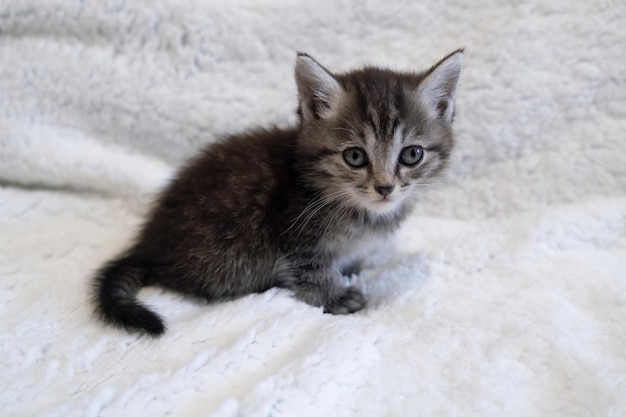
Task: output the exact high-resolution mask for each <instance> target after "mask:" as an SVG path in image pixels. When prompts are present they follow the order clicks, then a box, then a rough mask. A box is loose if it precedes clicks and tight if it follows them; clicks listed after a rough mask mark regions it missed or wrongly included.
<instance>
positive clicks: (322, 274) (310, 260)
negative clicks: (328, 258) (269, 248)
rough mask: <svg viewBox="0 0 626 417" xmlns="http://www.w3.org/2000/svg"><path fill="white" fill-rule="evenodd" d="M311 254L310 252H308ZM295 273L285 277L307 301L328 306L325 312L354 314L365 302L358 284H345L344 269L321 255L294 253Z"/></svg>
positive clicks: (325, 307) (303, 299)
mask: <svg viewBox="0 0 626 417" xmlns="http://www.w3.org/2000/svg"><path fill="white" fill-rule="evenodd" d="M307 255H309V254H307ZM290 261H291V262H290V270H291V274H290V275H291V276H290V277H289V278H287V279H286V280H284V281H283V285H282V286H284V287H286V288H289V289H291V290H292V291H293V292H294V294H295V295H296V297H298V298H299V299H300V300H302V301H304V302H305V303H307V304H311V305H314V306H322V307H324V312H325V313H331V314H350V313H354V312H355V311H359V310H361V309H362V308H363V307H364V306H365V297H363V294H362V293H361V291H359V290H358V289H357V288H355V287H344V286H342V285H341V278H342V277H341V273H340V272H339V270H338V269H336V268H333V267H331V266H329V265H332V263H331V262H325V260H324V259H320V258H319V257H311V256H310V255H309V256H303V254H294V255H292V256H290Z"/></svg>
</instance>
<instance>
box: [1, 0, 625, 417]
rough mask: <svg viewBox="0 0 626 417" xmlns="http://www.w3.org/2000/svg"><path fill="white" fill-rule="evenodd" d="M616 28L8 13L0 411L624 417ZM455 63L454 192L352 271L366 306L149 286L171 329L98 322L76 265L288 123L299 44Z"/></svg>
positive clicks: (348, 59) (313, 49)
mask: <svg viewBox="0 0 626 417" xmlns="http://www.w3.org/2000/svg"><path fill="white" fill-rule="evenodd" d="M625 27H626V3H625V2H623V1H613V2H610V1H602V0H597V1H588V0H578V1H570V0H562V1H545V0H531V1H527V2H500V1H496V0H476V1H474V2H463V1H460V0H451V1H448V2H441V1H436V0H425V1H419V2H417V1H410V0H406V1H400V0H398V1H396V0H387V1H385V2H377V1H363V2H360V1H356V0H354V1H351V0H347V1H338V2H335V1H331V0H316V1H308V0H301V1H286V0H268V1H256V0H236V1H229V2H226V1H224V2H221V1H220V2H218V1H213V2H202V1H188V2H183V1H177V0H159V1H150V2H148V1H146V2H143V1H140V0H110V1H109V0H107V1H91V0H85V1H68V0H40V1H37V0H8V1H7V0H5V1H3V2H2V3H1V4H0V184H1V185H2V187H1V188H0V309H1V310H0V315H1V316H0V319H1V322H0V414H1V415H3V416H35V415H42V416H43V415H46V416H63V417H67V416H122V415H128V416H141V415H176V416H383V415H384V416H418V415H420V416H434V415H436V416H445V415H450V416H452V415H455V416H509V417H510V416H563V415H568V416H570V415H571V416H591V415H593V416H623V415H626V379H625V377H626V324H625V323H626V137H625V134H626V31H625V29H624V28H625ZM461 46H464V47H466V48H467V49H466V57H465V62H466V68H465V71H464V74H463V77H462V82H461V86H460V90H459V93H458V109H459V110H458V114H457V122H456V123H457V131H458V135H457V136H458V142H459V148H458V153H457V160H456V163H455V167H454V168H453V170H452V172H451V179H452V181H451V184H450V185H448V186H446V187H444V188H443V189H442V190H441V191H438V192H437V194H436V195H435V198H432V199H431V200H428V201H427V202H425V203H424V204H423V205H422V206H420V207H419V209H418V211H417V212H416V213H415V215H414V216H413V217H412V218H411V219H410V221H409V222H408V223H407V224H406V225H405V227H404V228H403V229H402V231H401V232H400V233H399V237H398V242H397V245H396V248H395V249H394V250H389V251H386V252H385V253H381V254H380V256H379V257H380V259H379V260H378V261H379V262H378V265H377V266H376V267H374V268H371V269H369V270H366V271H365V272H364V273H363V274H362V276H361V277H360V278H359V279H358V285H360V286H361V287H362V288H363V289H364V291H365V293H366V294H367V296H368V298H369V300H370V301H369V306H368V308H367V309H366V310H364V311H363V312H359V313H358V314H355V315H352V316H344V317H337V316H331V315H324V314H322V311H321V310H320V309H318V308H313V307H310V306H307V305H305V304H304V303H301V302H298V301H296V300H294V299H293V297H292V296H291V295H290V294H289V293H288V292H285V291H281V290H271V291H268V292H267V293H264V294H258V295H251V296H248V297H245V298H242V299H238V300H235V301H231V302H225V303H217V304H212V305H208V306H207V305H199V304H197V303H194V302H191V301H189V300H186V299H183V298H182V297H180V296H178V295H175V294H172V293H168V292H164V291H160V290H157V289H146V290H144V291H142V293H141V295H140V297H141V298H142V300H144V301H145V302H147V303H149V304H150V305H153V306H155V308H156V309H157V310H158V311H160V312H161V313H162V314H163V315H164V316H165V317H166V319H167V321H168V324H169V326H170V329H169V332H168V333H167V334H166V335H165V336H164V337H163V338H161V339H158V340H150V339H148V338H140V337H136V336H132V335H128V334H126V333H124V332H122V331H118V330H115V329H112V328H109V327H105V326H103V325H102V324H101V323H99V322H97V321H95V320H94V318H93V317H92V315H91V309H90V306H89V303H88V298H87V294H88V290H89V285H90V283H89V282H90V276H91V274H92V272H93V271H94V269H96V268H97V267H99V266H100V264H101V263H102V262H104V261H105V260H107V259H108V258H110V257H112V256H114V255H115V254H116V253H117V252H118V251H120V250H122V249H123V248H124V246H125V245H126V244H128V242H129V239H130V238H131V237H132V235H133V233H134V230H135V229H136V226H137V225H138V223H139V222H140V221H141V215H142V213H143V212H144V210H145V207H146V201H147V200H148V198H149V197H150V195H152V194H153V193H154V191H155V190H156V189H158V187H159V186H161V185H162V184H163V182H164V181H165V180H166V179H167V178H168V177H169V176H170V175H171V172H172V170H173V169H174V168H175V167H176V166H178V165H179V164H180V163H181V162H182V161H184V160H185V158H187V157H189V156H190V155H191V154H193V153H194V151H196V150H197V149H198V148H199V147H201V146H202V145H203V144H206V143H209V142H210V141H212V140H214V139H215V137H216V136H217V135H219V134H221V133H224V132H234V131H240V130H243V129H245V128H246V127H249V126H253V125H257V124H261V125H269V124H272V123H278V124H286V123H289V122H292V121H293V120H294V119H295V117H294V113H293V111H294V107H295V102H296V100H295V86H294V82H293V80H292V72H293V62H294V58H295V52H296V51H306V52H308V53H310V54H312V55H313V56H314V57H316V58H317V59H318V60H319V61H320V62H322V63H324V64H325V65H327V66H328V67H329V68H331V69H335V70H344V69H349V68H353V67H355V66H359V65H362V64H363V63H371V64H377V65H383V66H389V67H392V68H399V69H423V68H425V67H427V66H429V65H430V64H432V63H433V62H434V61H435V60H436V59H438V58H440V57H441V56H443V55H444V54H446V53H448V52H450V51H452V50H454V49H456V48H458V47H461ZM225 192H227V190H226V191H225Z"/></svg>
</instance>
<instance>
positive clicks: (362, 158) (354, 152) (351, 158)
mask: <svg viewBox="0 0 626 417" xmlns="http://www.w3.org/2000/svg"><path fill="white" fill-rule="evenodd" d="M343 159H344V160H345V161H346V162H347V163H348V165H350V166H351V167H353V168H360V167H363V166H365V165H367V162H368V161H367V155H366V154H365V151H364V150H363V149H361V148H349V149H346V150H345V151H343Z"/></svg>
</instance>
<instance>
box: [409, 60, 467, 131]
mask: <svg viewBox="0 0 626 417" xmlns="http://www.w3.org/2000/svg"><path fill="white" fill-rule="evenodd" d="M462 69H463V50H462V49H459V50H458V51H456V52H453V53H452V54H450V55H448V56H447V57H445V58H443V59H442V60H441V61H439V62H438V63H436V64H435V65H434V66H433V67H432V68H431V69H430V70H429V71H428V73H427V75H426V78H424V79H423V80H422V81H421V82H420V85H419V87H418V97H419V100H420V102H421V104H422V105H423V106H424V107H425V109H426V111H427V112H428V113H429V114H430V115H431V116H432V117H433V118H438V119H442V120H444V121H445V122H447V123H451V122H452V116H453V114H454V95H455V94H456V87H457V85H458V84H459V77H460V76H461V70H462Z"/></svg>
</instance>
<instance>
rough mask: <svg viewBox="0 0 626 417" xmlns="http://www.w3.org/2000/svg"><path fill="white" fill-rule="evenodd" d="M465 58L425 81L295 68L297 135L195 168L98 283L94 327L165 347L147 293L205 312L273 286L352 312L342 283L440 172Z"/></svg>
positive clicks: (260, 140) (356, 302) (302, 64)
mask: <svg viewBox="0 0 626 417" xmlns="http://www.w3.org/2000/svg"><path fill="white" fill-rule="evenodd" d="M461 57H462V55H461V53H460V52H456V53H455V54H452V55H450V56H448V57H447V58H446V59H444V60H442V61H440V63H438V64H437V65H436V66H435V67H433V68H431V69H430V70H429V71H427V72H425V73H422V74H401V73H395V72H391V71H387V70H381V69H377V68H365V69H363V70H359V71H355V72H351V73H347V74H344V75H332V74H330V73H329V72H328V71H326V70H325V69H324V68H323V67H321V66H320V65H319V64H317V63H316V62H315V61H314V60H313V59H312V58H310V57H308V56H306V55H300V56H299V58H298V62H297V64H296V79H297V82H298V89H299V96H300V108H299V113H300V116H301V124H300V126H299V127H297V128H294V129H288V130H281V129H274V130H257V131H252V132H250V133H247V134H243V135H237V136H231V137H229V138H226V139H225V140H223V141H221V142H219V143H216V144H213V145H211V146H209V147H208V148H207V149H206V150H205V151H204V152H203V153H202V154H201V155H199V156H198V157H197V158H196V159H194V160H192V161H191V162H190V163H189V164H188V165H187V166H186V167H185V168H184V169H183V170H182V171H181V172H180V173H179V174H178V176H177V177H176V179H175V180H174V181H173V182H172V183H171V184H170V186H169V187H167V188H166V190H165V191H164V192H163V194H162V195H161V198H160V199H159V201H158V202H157V204H156V206H155V208H154V209H153V211H152V213H151V214H150V216H149V217H148V220H147V222H146V224H145V225H144V227H143V229H142V230H141V233H140V234H139V236H138V238H137V239H136V242H135V244H134V245H133V246H132V247H131V248H130V249H129V250H128V251H127V252H126V253H125V254H123V255H122V256H121V257H119V258H117V259H115V260H113V261H112V262H110V263H109V264H107V265H105V267H103V268H102V269H101V270H100V271H99V273H98V275H97V277H96V285H95V289H96V292H95V296H94V299H95V301H96V304H97V310H98V311H99V313H100V314H101V316H102V317H103V318H104V319H105V320H107V321H108V322H111V323H113V324H116V325H119V326H123V327H126V328H127V329H129V330H138V331H143V332H147V333H149V334H152V335H158V334H161V333H162V332H163V331H164V325H163V323H162V321H161V319H160V318H159V317H158V316H157V315H156V314H154V313H153V312H151V311H149V310H147V309H146V308H145V307H144V306H143V305H141V304H140V303H138V302H137V301H136V299H135V294H136V292H137V291H138V290H139V289H140V288H141V287H142V286H146V285H160V286H163V287H166V288H170V289H173V290H176V291H179V292H181V293H184V294H189V295H192V296H197V297H202V298H207V299H209V300H214V299H220V298H223V297H233V296H239V295H243V294H248V293H252V292H260V291H265V290H267V289H269V288H271V287H275V286H278V287H285V288H289V289H291V290H293V291H294V293H295V295H296V296H297V297H298V298H300V299H302V300H303V301H305V302H307V303H309V304H312V305H316V306H323V307H324V309H325V311H327V312H330V313H351V312H353V311H356V310H359V309H360V308H362V307H363V305H364V299H363V296H362V295H361V293H360V292H359V291H358V290H356V289H355V288H345V287H344V286H342V285H341V284H340V278H341V272H340V271H341V269H352V268H353V266H354V265H352V263H351V262H348V261H354V260H356V258H355V257H354V256H353V255H354V254H355V253H356V252H357V251H358V250H359V248H360V247H361V246H362V244H365V243H370V244H371V242H372V240H376V239H380V238H384V237H385V236H387V235H389V234H390V233H391V232H393V231H394V230H395V229H396V228H397V227H398V225H399V224H400V222H401V221H402V220H403V219H404V218H405V217H406V216H407V215H408V213H409V212H410V211H411V209H412V208H413V206H414V204H415V201H416V200H417V198H418V197H419V189H420V185H424V184H427V183H428V182H430V181H431V178H433V177H435V176H437V175H438V174H439V173H440V172H441V170H442V169H443V168H444V167H445V166H446V162H447V159H448V156H449V153H450V151H451V149H452V132H451V121H452V110H453V102H452V100H453V98H454V92H455V89H456V84H457V81H458V76H459V74H460V69H461ZM441 68H442V69H441ZM417 148H420V150H417ZM420 152H421V153H420ZM418 156H419V157H420V158H421V159H420V160H418V162H417V163H415V164H414V165H408V164H406V163H405V162H407V161H409V162H413V160H414V159H415V158H417V157H418ZM411 158H413V159H411Z"/></svg>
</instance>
